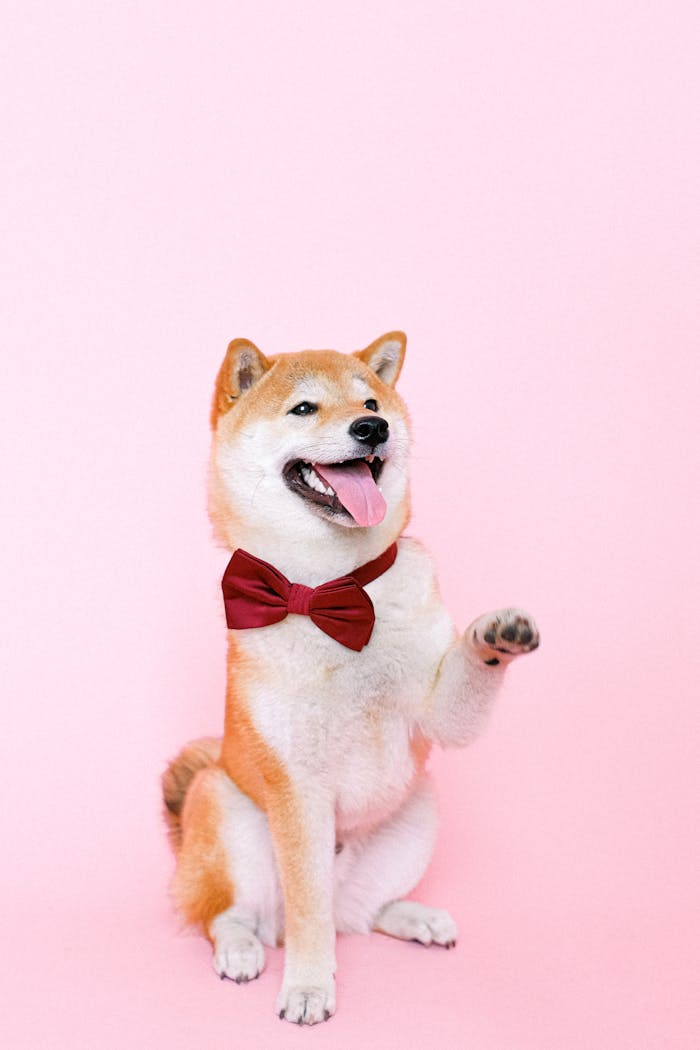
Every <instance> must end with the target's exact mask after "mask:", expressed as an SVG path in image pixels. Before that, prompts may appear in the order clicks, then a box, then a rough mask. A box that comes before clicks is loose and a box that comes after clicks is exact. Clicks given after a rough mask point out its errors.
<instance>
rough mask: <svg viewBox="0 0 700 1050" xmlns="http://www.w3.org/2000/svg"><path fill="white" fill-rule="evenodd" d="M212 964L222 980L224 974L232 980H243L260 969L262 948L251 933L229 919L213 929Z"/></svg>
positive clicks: (262, 957) (263, 962) (239, 982)
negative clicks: (214, 930)
mask: <svg viewBox="0 0 700 1050" xmlns="http://www.w3.org/2000/svg"><path fill="white" fill-rule="evenodd" d="M215 922H216V920H215ZM213 965H214V969H215V971H216V973H217V974H218V975H219V977H220V978H221V980H222V981H223V979H224V978H225V977H228V978H229V980H231V981H235V982H236V984H243V983H245V982H247V981H252V980H254V979H255V978H256V977H258V976H259V975H260V974H261V973H262V970H263V967H264V966H265V950H264V948H263V946H262V944H261V943H260V941H259V940H258V938H257V937H256V936H255V934H254V933H251V931H250V930H248V929H247V928H246V927H245V926H243V925H242V924H240V923H238V922H235V921H231V920H229V921H228V922H226V923H220V924H219V926H218V929H216V932H215V935H214V959H213Z"/></svg>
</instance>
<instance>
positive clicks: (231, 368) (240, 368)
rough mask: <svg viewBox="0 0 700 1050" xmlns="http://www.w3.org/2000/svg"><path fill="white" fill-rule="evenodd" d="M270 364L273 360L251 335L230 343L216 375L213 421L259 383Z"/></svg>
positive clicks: (212, 423)
mask: <svg viewBox="0 0 700 1050" xmlns="http://www.w3.org/2000/svg"><path fill="white" fill-rule="evenodd" d="M268 368H270V362H269V361H268V360H267V358H266V357H265V356H264V354H261V353H260V351H259V350H258V348H257V346H255V344H254V343H251V342H250V340H249V339H234V340H233V342H232V343H229V345H228V350H227V351H226V357H225V358H224V361H223V364H222V365H221V368H220V369H219V374H218V376H217V377H216V387H215V389H214V403H213V405H212V409H211V425H212V426H213V427H215V426H216V423H217V420H218V419H219V416H222V415H224V413H225V412H228V410H229V409H230V408H231V406H232V405H234V404H235V403H236V401H237V400H238V399H239V398H240V397H242V396H243V394H245V392H246V390H249V389H250V387H251V386H253V384H254V383H257V381H258V379H260V378H261V376H263V375H264V374H265V372H267V370H268Z"/></svg>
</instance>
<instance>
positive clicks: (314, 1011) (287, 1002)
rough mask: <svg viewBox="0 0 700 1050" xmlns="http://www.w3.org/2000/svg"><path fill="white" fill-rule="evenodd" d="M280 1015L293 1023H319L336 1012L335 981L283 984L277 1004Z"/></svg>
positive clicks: (276, 1007)
mask: <svg viewBox="0 0 700 1050" xmlns="http://www.w3.org/2000/svg"><path fill="white" fill-rule="evenodd" d="M275 1009H276V1010H277V1014H278V1016H279V1017H280V1018H281V1019H282V1020H284V1021H291V1023H292V1024H318V1023H319V1021H327V1020H328V1019H329V1018H330V1017H332V1016H333V1014H334V1013H335V982H334V981H333V979H332V978H331V979H330V980H329V981H328V982H327V983H325V984H324V985H318V986H312V987H302V986H301V985H282V989H281V991H280V994H279V995H278V996H277V1004H276V1006H275Z"/></svg>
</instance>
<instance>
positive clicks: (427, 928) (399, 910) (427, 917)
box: [374, 901, 457, 948]
mask: <svg viewBox="0 0 700 1050" xmlns="http://www.w3.org/2000/svg"><path fill="white" fill-rule="evenodd" d="M374 929H375V930H378V931H379V932H380V933H387V934H389V936H390V937H399V938H401V940H403V941H418V942H419V943H420V944H425V945H429V944H439V945H442V947H443V948H454V946H455V944H456V943H457V926H456V924H455V921H454V919H453V918H452V916H451V915H450V913H449V912H447V911H445V910H444V909H443V908H428V907H426V905H425V904H419V902H418V901H391V902H390V903H389V904H385V905H384V907H383V908H382V910H381V911H380V912H379V915H378V916H377V918H376V919H375V922H374Z"/></svg>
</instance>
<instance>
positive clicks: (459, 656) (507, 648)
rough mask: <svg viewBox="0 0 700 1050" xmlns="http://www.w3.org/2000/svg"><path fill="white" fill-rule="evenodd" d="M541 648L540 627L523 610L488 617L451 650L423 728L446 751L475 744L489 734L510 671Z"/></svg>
mask: <svg viewBox="0 0 700 1050" xmlns="http://www.w3.org/2000/svg"><path fill="white" fill-rule="evenodd" d="M538 645H539V632H538V630H537V627H536V625H535V621H534V620H533V618H532V617H531V616H529V615H528V613H526V612H523V610H522V609H499V610H497V611H496V612H492V613H486V614H485V615H484V616H480V617H479V619H478V620H475V621H474V623H472V624H471V625H470V626H469V627H467V629H466V631H465V632H464V635H463V636H462V637H461V638H458V639H457V640H456V641H455V642H454V643H453V644H452V646H451V647H450V648H449V649H448V650H447V652H446V653H445V656H444V657H443V659H442V662H441V664H440V667H439V670H438V674H437V678H436V681H435V685H434V687H433V690H432V692H431V694H430V696H429V697H428V700H427V705H426V710H425V711H424V713H423V715H422V717H421V719H420V725H421V729H422V730H423V732H424V733H425V735H426V736H428V737H429V738H430V739H432V740H437V741H438V743H440V744H443V745H444V746H446V745H455V746H458V747H460V746H464V745H465V744H469V743H471V741H472V740H474V739H475V738H476V737H477V736H478V735H479V734H480V733H481V731H482V729H483V728H484V726H485V724H486V721H487V719H488V716H489V714H490V712H491V709H492V707H493V703H494V700H495V699H496V696H497V695H498V691H499V689H500V686H501V683H502V682H503V676H504V673H505V669H506V667H507V666H508V664H509V663H511V662H512V661H513V660H514V659H515V657H516V656H520V655H521V654H523V653H528V652H531V651H532V650H533V649H536V648H537V646H538Z"/></svg>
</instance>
